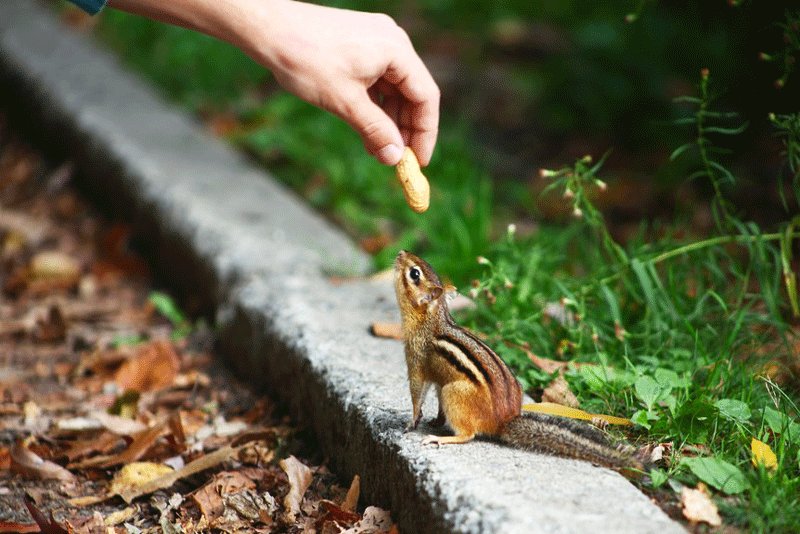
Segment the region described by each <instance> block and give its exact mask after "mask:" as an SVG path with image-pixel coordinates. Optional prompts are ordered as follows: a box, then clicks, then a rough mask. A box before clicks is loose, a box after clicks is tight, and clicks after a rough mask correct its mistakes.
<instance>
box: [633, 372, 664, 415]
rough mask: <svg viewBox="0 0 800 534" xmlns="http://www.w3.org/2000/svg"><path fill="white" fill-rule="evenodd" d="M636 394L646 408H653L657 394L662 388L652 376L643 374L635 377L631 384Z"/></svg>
mask: <svg viewBox="0 0 800 534" xmlns="http://www.w3.org/2000/svg"><path fill="white" fill-rule="evenodd" d="M633 387H634V389H635V390H636V396H637V397H639V400H640V401H642V402H643V403H644V405H645V406H646V407H647V409H648V410H651V409H652V408H653V405H654V404H655V402H656V400H657V399H658V396H659V395H661V392H662V388H661V386H659V385H658V382H656V381H655V380H654V379H653V378H652V377H650V376H647V375H644V376H640V377H639V378H637V379H636V383H635V384H634V385H633Z"/></svg>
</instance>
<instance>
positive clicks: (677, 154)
mask: <svg viewBox="0 0 800 534" xmlns="http://www.w3.org/2000/svg"><path fill="white" fill-rule="evenodd" d="M693 146H695V145H694V143H686V144H685V145H681V146H679V147H678V148H676V149H675V150H674V151H673V152H672V154H670V155H669V160H670V161H675V160H676V159H678V157H680V155H681V154H683V153H684V152H686V151H687V150H689V149H690V148H692V147H693Z"/></svg>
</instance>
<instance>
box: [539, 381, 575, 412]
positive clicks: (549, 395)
mask: <svg viewBox="0 0 800 534" xmlns="http://www.w3.org/2000/svg"><path fill="white" fill-rule="evenodd" d="M542 402H552V403H555V404H561V405H563V406H569V407H570V408H577V407H578V406H580V403H579V402H578V397H576V396H575V394H574V393H573V392H572V391H571V390H570V389H569V383H567V380H566V379H565V378H564V376H563V375H558V376H557V377H555V378H554V379H553V380H551V381H550V384H548V385H547V387H546V388H544V391H543V392H542Z"/></svg>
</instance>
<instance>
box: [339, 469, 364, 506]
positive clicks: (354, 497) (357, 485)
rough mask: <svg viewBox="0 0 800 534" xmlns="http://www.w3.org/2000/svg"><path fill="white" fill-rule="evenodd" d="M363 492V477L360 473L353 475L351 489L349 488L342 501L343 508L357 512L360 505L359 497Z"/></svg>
mask: <svg viewBox="0 0 800 534" xmlns="http://www.w3.org/2000/svg"><path fill="white" fill-rule="evenodd" d="M360 493H361V477H360V476H358V475H354V476H353V481H352V482H351V483H350V489H348V490H347V495H346V496H345V498H344V501H342V506H341V508H342V510H344V511H346V512H355V511H356V508H357V507H358V497H359V495H360Z"/></svg>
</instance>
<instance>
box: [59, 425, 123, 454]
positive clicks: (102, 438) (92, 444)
mask: <svg viewBox="0 0 800 534" xmlns="http://www.w3.org/2000/svg"><path fill="white" fill-rule="evenodd" d="M121 441H122V438H120V437H119V436H117V435H116V434H113V433H111V432H108V431H104V432H102V433H101V434H100V435H99V436H92V437H91V438H90V439H86V440H83V441H75V443H73V444H72V446H71V447H70V448H69V449H67V450H66V452H64V456H66V457H67V460H69V461H70V462H74V461H75V460H77V459H79V458H83V457H84V456H88V455H90V454H95V453H101V454H105V453H107V452H108V451H110V450H111V449H113V448H114V447H116V446H117V444H119V443H120V442H121Z"/></svg>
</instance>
